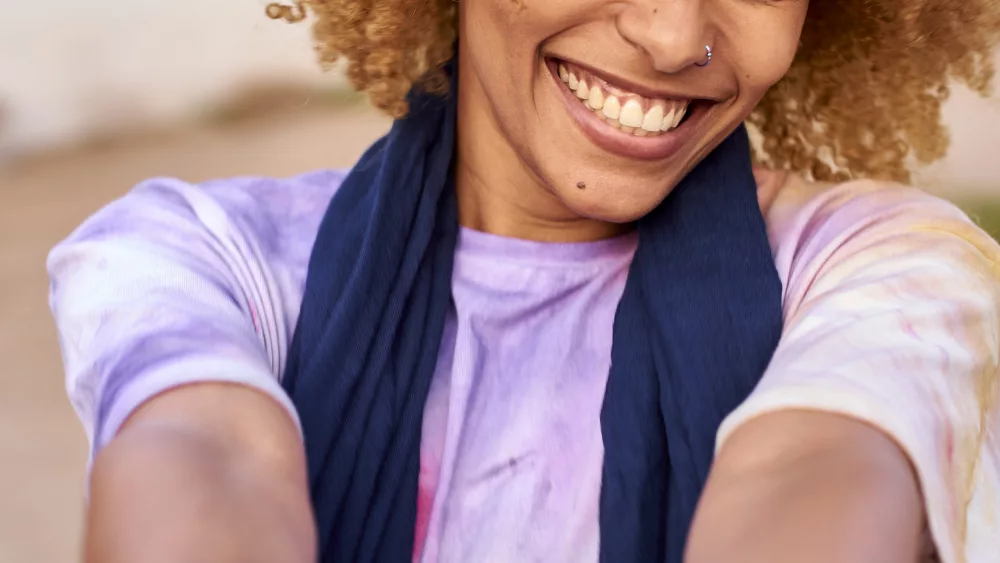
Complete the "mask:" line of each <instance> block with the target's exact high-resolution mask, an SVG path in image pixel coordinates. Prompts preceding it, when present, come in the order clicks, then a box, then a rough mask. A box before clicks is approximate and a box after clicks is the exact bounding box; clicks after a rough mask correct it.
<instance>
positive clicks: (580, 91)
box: [576, 80, 590, 100]
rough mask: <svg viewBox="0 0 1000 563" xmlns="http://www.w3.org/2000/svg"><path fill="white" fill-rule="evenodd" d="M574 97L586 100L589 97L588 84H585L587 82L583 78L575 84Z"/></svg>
mask: <svg viewBox="0 0 1000 563" xmlns="http://www.w3.org/2000/svg"><path fill="white" fill-rule="evenodd" d="M576 97H577V98H580V99H581V100H586V99H587V98H589V97H590V86H587V83H586V82H585V81H583V80H581V81H580V82H579V83H578V84H577V85H576Z"/></svg>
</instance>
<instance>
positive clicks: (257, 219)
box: [47, 171, 344, 449]
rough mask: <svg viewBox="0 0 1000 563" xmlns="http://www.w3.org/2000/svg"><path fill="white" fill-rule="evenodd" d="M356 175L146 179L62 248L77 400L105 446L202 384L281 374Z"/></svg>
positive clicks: (64, 321) (58, 316)
mask: <svg viewBox="0 0 1000 563" xmlns="http://www.w3.org/2000/svg"><path fill="white" fill-rule="evenodd" d="M343 177H344V174H343V173H342V172H334V171H329V172H326V171H324V172H315V173H310V174H306V175H303V176H299V177H295V178H288V179H275V178H249V177H248V178H231V179H225V180H216V181H210V182H205V183H201V184H191V183H187V182H183V181H180V180H176V179H169V178H156V179H151V180H148V181H145V182H143V183H141V184H139V185H138V186H136V187H135V188H134V189H133V190H131V191H130V192H129V193H128V194H127V195H125V196H124V197H122V198H120V199H118V200H116V201H114V202H112V203H110V204H108V205H107V206H106V207H104V208H103V209H101V210H99V211H98V212H97V213H95V214H94V215H93V216H91V217H90V218H88V219H87V220H86V221H84V223H83V224H82V225H81V226H80V227H78V228H77V229H76V230H75V231H74V232H73V233H72V234H71V235H70V236H69V237H68V238H67V239H66V240H64V241H63V242H61V243H59V244H58V245H57V246H56V247H55V248H54V249H53V250H52V251H51V253H50V254H49V258H48V264H47V266H48V271H49V276H50V280H51V282H50V291H49V302H50V305H51V308H52V312H53V315H54V317H55V321H56V325H57V328H58V331H59V338H60V344H61V348H62V353H63V360H64V363H65V368H66V378H67V390H68V392H69V395H70V399H71V402H72V403H73V405H74V407H75V408H76V410H77V413H78V415H79V416H80V418H81V420H82V421H83V423H84V427H85V429H87V431H88V434H90V436H91V439H92V441H93V444H94V448H95V449H96V448H99V447H100V445H102V444H103V443H106V441H107V440H108V439H110V437H111V436H112V435H113V434H114V433H115V431H116V430H117V428H118V425H120V423H121V421H122V420H124V418H125V417H126V416H127V415H128V414H129V413H130V412H132V410H134V409H135V408H136V407H137V406H138V405H139V404H140V403H141V402H142V401H144V400H146V399H147V398H149V397H151V396H153V395H154V394H156V393H159V392H162V391H164V390H166V389H168V388H172V387H176V386H178V385H182V384H185V383H191V382H196V381H237V382H240V383H243V384H246V385H251V386H255V387H257V388H260V389H263V390H264V391H266V392H267V393H268V394H270V395H271V396H274V397H275V398H277V399H279V400H281V401H284V402H285V403H286V405H287V401H286V400H285V398H284V397H283V395H282V392H281V389H280V387H279V386H277V382H278V380H279V379H280V376H281V370H282V368H283V363H284V358H285V356H286V351H287V347H288V345H289V342H290V340H291V334H292V331H293V330H294V326H295V323H296V322H297V317H298V313H299V306H300V304H301V299H302V293H303V288H304V285H305V277H306V270H307V266H308V261H309V256H310V254H311V252H312V246H313V243H314V240H315V237H316V233H317V230H318V228H319V223H320V221H321V219H322V217H323V215H324V212H325V210H326V207H327V204H328V203H329V201H330V199H331V198H332V197H333V195H334V193H335V192H336V190H337V188H338V187H339V186H340V183H341V181H342V179H343Z"/></svg>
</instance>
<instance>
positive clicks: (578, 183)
mask: <svg viewBox="0 0 1000 563" xmlns="http://www.w3.org/2000/svg"><path fill="white" fill-rule="evenodd" d="M576 187H578V188H580V189H581V190H585V189H587V184H586V182H582V181H581V182H577V183H576Z"/></svg>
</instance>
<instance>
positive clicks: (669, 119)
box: [660, 108, 675, 131]
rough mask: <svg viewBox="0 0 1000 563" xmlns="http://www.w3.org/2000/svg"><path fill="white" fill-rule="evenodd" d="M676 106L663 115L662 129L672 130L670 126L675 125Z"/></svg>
mask: <svg viewBox="0 0 1000 563" xmlns="http://www.w3.org/2000/svg"><path fill="white" fill-rule="evenodd" d="M674 113H675V112H674V108H670V111H668V112H667V115H665V116H663V121H661V122H660V131H670V128H671V127H673V126H674Z"/></svg>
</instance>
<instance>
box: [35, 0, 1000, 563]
mask: <svg viewBox="0 0 1000 563" xmlns="http://www.w3.org/2000/svg"><path fill="white" fill-rule="evenodd" d="M269 14H270V15H271V16H272V17H282V16H284V17H286V19H290V20H298V19H301V18H302V17H304V16H305V15H311V16H312V17H314V18H315V20H316V27H315V36H316V39H317V42H318V46H319V52H320V55H321V58H322V59H323V60H324V61H325V62H329V63H332V62H334V61H336V60H340V59H345V60H346V61H347V72H348V76H349V77H350V79H351V81H352V82H353V84H354V85H355V86H356V87H357V88H358V89H360V90H363V91H365V92H367V93H368V94H370V96H371V98H372V100H373V102H374V104H375V105H376V106H378V107H379V108H381V109H383V110H385V111H387V112H389V113H390V114H392V115H394V116H396V117H398V118H400V119H399V120H397V121H396V123H395V125H394V127H393V130H392V132H391V133H390V134H389V135H388V136H387V137H386V138H384V139H383V140H381V141H379V142H378V143H376V144H375V145H374V146H373V147H372V149H371V150H369V151H368V153H366V155H365V156H364V157H363V158H362V160H361V161H360V162H359V163H358V164H357V165H356V166H355V167H354V168H353V169H352V170H351V171H350V172H348V173H340V172H315V173H310V174H306V175H304V176H301V177H297V178H293V179H282V180H279V179H266V178H238V179H229V180H222V181H216V182H209V183H206V184H203V185H199V186H192V185H188V184H185V183H183V182H180V181H177V180H170V179H158V180H151V181H149V182H146V183H144V184H142V185H141V186H139V187H138V188H136V189H135V190H134V191H133V192H132V193H131V194H129V195H128V196H126V197H125V198H123V199H122V200H120V201H117V202H115V203H113V204H111V205H110V206H109V207H107V208H106V209H104V210H102V211H101V212H99V213H98V214H97V215H95V216H94V217H93V218H91V219H89V220H88V221H87V222H86V223H85V224H84V225H83V226H82V227H81V228H80V229H78V230H77V231H76V232H75V233H74V234H73V235H72V236H71V237H70V238H69V240H67V241H66V242H64V243H62V244H61V245H59V246H58V247H57V248H56V249H55V250H54V251H53V253H52V255H51V257H50V261H49V269H50V272H51V275H52V278H53V283H52V304H53V309H54V312H55V316H56V319H57V323H58V326H59V329H60V334H61V340H62V345H63V353H64V357H65V361H66V365H67V372H68V389H69V393H70V396H71V398H72V400H73V404H74V406H75V407H76V408H77V410H78V413H79V415H80V417H81V419H82V420H83V422H84V425H85V427H86V428H87V430H88V433H89V436H90V438H91V440H92V443H93V454H94V459H93V467H92V475H91V480H90V504H89V511H88V516H87V518H88V528H87V538H86V549H85V551H86V556H87V559H88V560H89V561H100V562H102V563H103V562H115V561H212V562H225V561H234V562H235V561H239V562H246V561H282V562H292V561H314V560H316V559H317V558H318V559H319V560H322V561H325V562H328V561H366V562H367V561H401V560H404V559H410V558H412V560H414V561H424V562H434V561H449V562H457V561H462V562H465V561H498V562H508V561H510V562H513V561H595V560H597V559H601V560H602V561H616V562H617V561H671V562H679V561H681V560H684V561H689V562H702V561H734V562H735V561H741V562H757V561H768V562H781V561H811V562H826V561H830V562H833V561H838V562H839V561H852V562H860V561H872V562H879V563H885V562H895V561H899V562H912V561H917V560H922V559H929V558H932V557H938V558H939V559H940V560H942V561H946V562H959V561H965V562H971V563H981V562H987V561H997V560H998V556H997V551H996V545H997V542H998V541H1000V535H998V534H1000V523H998V522H1000V520H998V515H1000V422H998V416H1000V411H998V407H997V399H998V379H997V367H998V354H1000V339H998V338H997V335H998V333H1000V314H998V313H1000V294H998V289H1000V285H998V281H1000V271H998V268H997V263H998V259H1000V251H998V248H997V245H996V244H995V243H994V242H993V241H992V240H990V239H989V237H987V236H986V235H985V234H984V233H983V232H981V231H980V230H978V229H977V228H976V227H974V226H973V225H972V224H971V223H970V222H969V220H968V219H967V218H966V217H965V216H964V215H962V214H961V213H960V212H959V211H957V210H956V209H955V208H954V207H952V206H950V205H948V204H946V203H944V202H942V201H940V200H937V199H934V198H931V197H929V196H926V195H923V194H921V193H919V192H917V191H915V190H911V189H906V188H903V187H901V186H899V185H897V184H891V183H887V182H884V181H873V180H852V181H845V180H848V179H853V178H860V177H871V178H876V179H882V180H889V179H894V180H903V181H905V180H907V179H908V174H907V172H906V170H907V168H906V163H907V160H908V159H909V158H910V157H911V156H912V157H915V158H916V159H917V160H919V161H930V160H933V159H936V158H938V157H940V156H941V155H942V154H943V153H944V151H945V148H946V144H947V143H946V135H945V133H944V131H943V129H942V127H941V125H940V124H939V118H940V104H941V103H942V101H943V100H944V99H945V98H946V97H947V95H948V81H949V80H950V79H952V78H958V79H960V80H963V81H964V82H966V83H967V84H969V85H970V86H971V87H972V88H974V89H976V90H977V91H979V92H981V93H986V92H987V90H988V86H989V82H990V78H991V77H992V72H993V67H992V63H991V60H990V53H991V50H992V48H993V47H994V46H995V45H996V43H997V39H998V33H1000V7H998V6H997V4H996V3H995V2H991V1H989V0H961V1H953V2H946V1H938V2H932V1H929V0H928V1H913V0H882V1H880V2H870V1H864V0H851V1H844V2H817V3H814V4H813V5H812V6H808V5H807V2H806V1H805V0H784V1H774V2H756V1H749V0H748V1H736V0H622V1H616V2H610V1H607V0H547V1H545V2H540V1H534V0H481V1H475V2H474V1H464V2H457V3H456V2H452V1H451V0H438V1H432V2H427V1H424V0H420V1H417V0H369V1H351V0H313V1H310V2H307V3H305V11H303V8H302V7H301V6H299V7H297V8H290V7H281V6H273V7H271V8H270V9H269ZM455 45H457V48H454V46H455ZM408 93H409V94H408ZM404 116H405V117H404ZM745 121H749V123H750V124H751V125H752V126H754V128H755V129H756V130H757V131H758V132H759V133H761V134H762V137H761V138H762V144H761V145H760V149H761V150H760V151H758V152H757V158H758V161H759V162H760V163H761V164H762V165H763V166H762V167H759V168H756V169H753V171H752V173H751V165H750V147H749V144H748V139H747V136H746V133H745V131H744V129H743V127H742V124H743V123H744V122H745ZM331 134H336V132H331ZM806 178H809V180H807V179H806ZM300 311H301V314H300ZM300 431H301V434H300ZM300 436H301V438H300ZM716 437H717V440H716ZM303 438H304V447H303V441H302V439H303ZM710 468H711V471H710V472H709V469H710ZM696 506H697V512H696V513H695V508H696Z"/></svg>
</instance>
